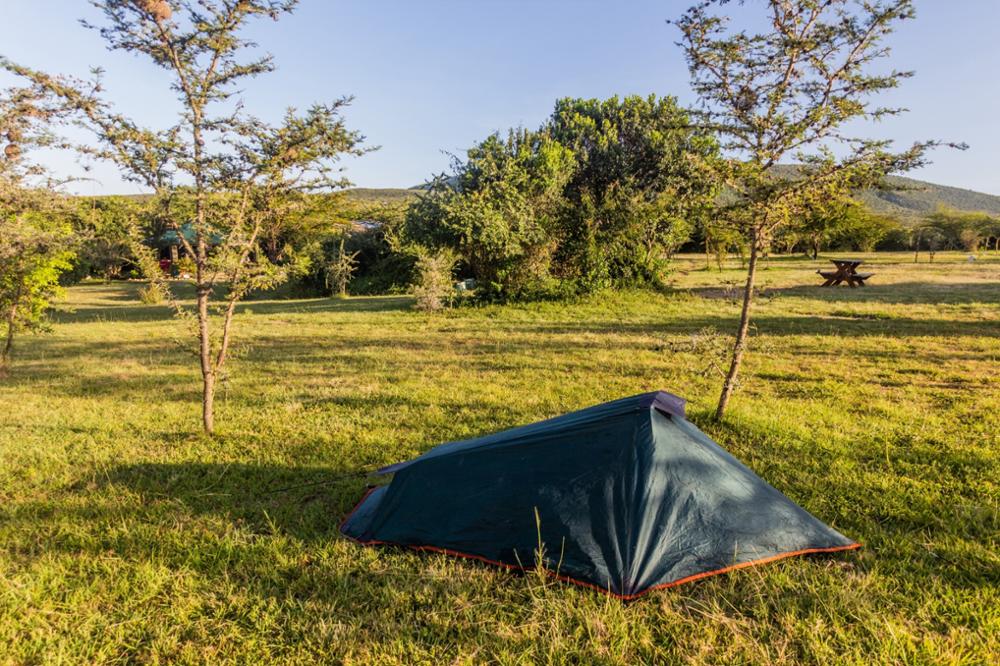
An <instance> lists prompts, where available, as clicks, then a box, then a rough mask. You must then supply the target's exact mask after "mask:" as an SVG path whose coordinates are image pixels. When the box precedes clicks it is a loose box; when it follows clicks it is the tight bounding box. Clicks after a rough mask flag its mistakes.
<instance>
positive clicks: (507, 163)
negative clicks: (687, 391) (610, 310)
mask: <svg viewBox="0 0 1000 666" xmlns="http://www.w3.org/2000/svg"><path fill="white" fill-rule="evenodd" d="M688 125H690V123H689V118H688V116H687V114H686V113H685V112H684V111H683V110H682V109H680V108H679V107H678V106H677V103H676V101H675V100H674V99H673V98H670V97H664V98H657V97H654V96H650V97H646V98H643V97H627V98H625V99H619V98H617V97H613V98H611V99H608V100H603V101H601V100H594V99H591V100H583V99H563V100H560V101H559V102H557V103H556V107H555V110H554V111H553V113H552V115H551V117H550V118H549V119H548V120H547V121H546V122H545V123H544V124H543V125H542V127H540V128H539V129H538V130H537V131H528V130H524V129H517V130H511V131H510V132H509V133H508V134H507V136H506V137H504V136H501V135H499V134H495V135H493V136H490V137H488V138H487V139H486V140H485V141H483V142H481V143H479V144H477V145H476V146H474V147H473V148H472V149H470V150H469V151H468V153H467V155H466V160H465V161H462V162H456V164H455V166H454V175H453V176H452V177H450V178H449V177H441V178H438V179H435V180H434V181H433V182H432V183H431V184H430V187H429V189H428V190H427V191H426V192H425V193H424V194H423V195H422V196H421V197H420V199H419V200H418V201H417V202H416V203H415V204H413V205H412V206H411V207H410V210H409V214H408V216H407V217H408V221H407V230H408V233H409V235H410V237H411V238H412V239H414V240H415V241H416V242H418V243H420V244H423V245H425V246H427V247H449V248H451V249H453V250H454V251H455V252H456V253H457V255H458V256H459V258H460V260H461V262H462V265H463V268H464V269H465V270H467V271H468V272H469V273H470V274H471V275H472V276H474V277H475V278H476V280H477V282H478V283H479V285H480V286H479V287H478V289H477V291H478V293H479V295H480V296H481V297H482V296H486V297H489V298H503V299H507V298H518V297H522V296H526V295H527V296H530V295H532V294H538V293H539V292H542V291H546V290H547V289H548V288H550V287H553V286H557V287H559V288H560V289H566V290H572V291H576V292H587V291H593V290H595V289H599V288H603V287H608V286H611V285H613V284H621V283H627V284H635V283H637V282H638V283H647V284H648V283H654V282H657V281H658V280H659V279H660V277H661V274H662V272H663V267H664V264H665V261H666V259H667V258H668V257H669V255H670V254H671V253H672V252H673V251H675V250H676V248H677V247H679V246H680V245H681V244H682V243H683V242H685V241H686V240H687V239H688V237H689V236H690V233H691V229H692V226H693V222H694V220H695V219H696V218H697V217H698V215H699V213H700V212H701V211H702V210H704V209H705V208H707V204H708V202H709V201H710V200H711V199H712V197H713V196H714V194H715V192H716V188H715V183H714V181H713V179H712V178H711V173H709V172H708V171H707V169H706V168H705V166H704V164H705V162H707V161H709V160H711V159H712V157H713V156H714V155H715V154H716V152H717V147H716V145H715V141H714V140H713V139H712V138H711V136H710V135H709V134H708V133H707V132H703V131H697V130H694V129H692V128H690V127H688Z"/></svg>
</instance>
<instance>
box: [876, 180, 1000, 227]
mask: <svg viewBox="0 0 1000 666" xmlns="http://www.w3.org/2000/svg"><path fill="white" fill-rule="evenodd" d="M886 181H887V182H886V185H887V187H886V188H884V189H873V190H868V191H866V192H864V193H862V194H861V195H860V197H859V198H860V199H861V200H862V201H864V202H865V203H866V204H868V206H870V207H871V208H872V209H873V210H874V211H876V212H878V213H885V214H888V215H894V216H896V217H901V218H908V217H917V216H920V215H925V214H927V213H931V212H933V211H934V209H936V208H937V207H938V206H939V205H944V206H947V207H949V208H955V209H957V210H964V211H976V212H983V213H989V214H990V215H1000V196H995V195H993V194H985V193H983V192H973V191H972V190H965V189H962V188H959V187H949V186H947V185H935V184H934V183H928V182H926V181H922V180H915V179H913V178H903V177H900V176H890V177H889V178H887V179H886Z"/></svg>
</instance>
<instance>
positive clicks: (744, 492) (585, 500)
mask: <svg viewBox="0 0 1000 666" xmlns="http://www.w3.org/2000/svg"><path fill="white" fill-rule="evenodd" d="M379 472H380V473H382V474H392V475H393V476H392V481H391V483H389V484H388V485H383V486H377V487H374V488H370V489H369V490H368V492H367V493H366V494H365V495H364V497H362V499H361V501H360V502H359V503H358V505H357V506H356V507H355V508H354V510H353V511H352V512H351V513H350V514H349V515H348V517H347V518H346V519H345V520H344V522H343V524H342V525H341V531H342V532H343V533H344V534H345V535H347V536H348V537H350V538H352V539H354V540H355V541H358V542H360V543H363V544H369V545H372V544H389V545H399V546H408V547H411V548H415V549H418V550H432V551H439V552H444V553H448V554H451V555H457V556H462V557H470V558H474V559H477V560H481V561H484V562H488V563H491V564H496V565H500V566H504V567H509V568H512V569H523V568H527V567H532V566H535V565H536V564H538V563H537V562H536V551H537V549H538V545H539V540H541V542H542V544H544V550H545V559H544V561H543V562H542V564H543V566H544V567H545V569H547V570H548V571H549V572H550V573H552V574H553V575H555V576H557V577H559V578H560V579H563V580H567V581H571V582H574V583H579V584H581V585H586V586H589V587H593V588H597V589H599V590H601V591H604V592H607V593H609V594H612V595H614V596H617V597H620V598H623V599H632V598H635V597H638V596H640V595H642V594H644V593H645V592H648V591H649V590H652V589H656V588H663V587H670V586H673V585H679V584H681V583H684V582H687V581H693V580H697V579H699V578H704V577H706V576H711V575H713V574H718V573H723V572H725V571H730V570H733V569H738V568H741V567H745V566H749V565H752V564H758V563H762V562H769V561H772V560H776V559H780V558H783V557H789V556H792V555H801V554H805V553H821V552H823V553H827V552H834V551H841V550H849V549H852V548H858V547H859V544H857V543H855V542H854V541H852V540H851V539H848V538H847V537H845V536H844V535H842V534H840V533H839V532H837V531H836V530H834V529H832V528H830V527H828V526H826V525H824V524H823V523H822V522H820V521H819V520H817V519H816V518H814V517H813V516H812V515H810V514H809V513H808V512H807V511H805V510H804V509H802V508H801V507H799V506H798V505H796V504H795V503H794V502H792V501H791V500H790V499H788V498H787V497H785V496H784V495H782V494H781V493H780V492H778V491H777V490H775V489H774V488H772V487H771V486H769V485H768V484H767V483H765V482H764V481H763V480H762V479H761V478H760V477H758V476H757V475H755V474H754V473H753V472H752V471H750V469H748V468H747V467H746V466H745V465H743V464H742V463H741V462H740V461H739V460H737V459H736V458H734V457H733V456H731V455H730V454H729V453H728V452H726V451H725V450H724V449H723V448H722V447H720V446H719V445H718V444H716V443H715V442H713V441H712V440H711V439H709V438H708V437H707V436H706V435H705V434H704V433H703V432H701V431H700V430H698V428H696V427H695V426H694V425H693V424H691V423H690V422H689V421H687V420H686V419H685V418H684V401H683V400H682V399H680V398H678V397H676V396H674V395H671V394H669V393H664V392H657V393H647V394H643V395H638V396H634V397H631V398H624V399H622V400H616V401H614V402H609V403H606V404H603V405H597V406H595V407H590V408H589V409H584V410H582V411H578V412H573V413H571V414H566V415H564V416H560V417H557V418H553V419H549V420H547V421H542V422H539V423H535V424H532V425H528V426H524V427H520V428H514V429H512V430H507V431H504V432H500V433H496V434H493V435H488V436H485V437H480V438H478V439H471V440H466V441H460V442H452V443H449V444H443V445H441V446H438V447H436V448H434V449H431V450H430V451H428V452H427V453H425V454H424V455H422V456H420V457H418V458H415V459H413V460H410V461H408V462H403V463H398V464H396V465H391V466H389V467H386V468H383V469H382V470H379Z"/></svg>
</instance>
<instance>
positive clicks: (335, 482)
mask: <svg viewBox="0 0 1000 666" xmlns="http://www.w3.org/2000/svg"><path fill="white" fill-rule="evenodd" d="M364 476H365V471H362V470H345V469H329V468H322V467H284V466H280V465H252V464H242V463H241V464H220V463H178V464H168V463H141V464H136V465H125V466H121V467H117V468H114V469H112V470H111V471H110V472H109V473H108V474H107V475H106V476H104V477H102V478H101V479H100V481H99V485H100V486H104V487H107V486H114V487H121V488H126V489H128V490H129V491H131V492H133V493H137V494H138V495H139V496H140V497H141V500H142V504H143V506H147V507H149V506H153V505H157V504H160V505H161V506H168V507H170V510H173V511H176V512H179V513H186V514H195V515H202V514H212V515H215V516H219V517H222V518H224V519H225V520H228V521H230V522H232V523H233V524H236V525H239V526H241V527H243V528H245V529H248V530H250V531H251V532H254V533H258V534H271V533H275V532H278V533H283V534H287V535H289V536H291V537H294V538H297V539H301V540H303V541H312V540H316V539H333V538H338V536H339V532H338V531H337V527H338V525H339V522H340V518H341V516H343V515H344V514H345V513H346V512H347V511H348V510H349V509H350V507H351V505H352V504H353V502H354V500H355V499H356V497H357V494H358V492H360V489H361V488H362V487H363V486H364Z"/></svg>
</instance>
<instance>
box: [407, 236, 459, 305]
mask: <svg viewBox="0 0 1000 666" xmlns="http://www.w3.org/2000/svg"><path fill="white" fill-rule="evenodd" d="M456 263H457V261H456V257H455V254H454V253H453V252H452V251H450V250H447V249H444V250H438V251H436V252H430V251H421V252H420V253H419V254H418V256H417V262H416V274H417V278H416V283H415V284H414V286H413V295H414V297H416V299H417V300H416V303H415V305H414V307H416V309H418V310H423V311H425V312H434V311H436V310H441V309H443V308H445V307H447V306H448V305H450V304H451V301H452V299H453V298H454V295H455V287H454V284H453V277H452V276H453V274H454V271H455V264H456Z"/></svg>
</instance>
